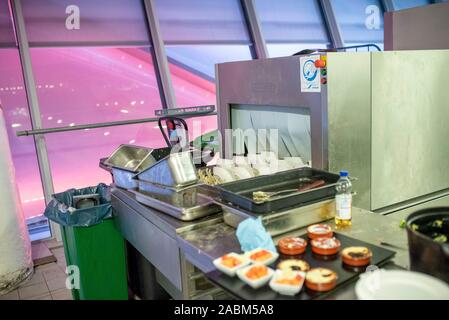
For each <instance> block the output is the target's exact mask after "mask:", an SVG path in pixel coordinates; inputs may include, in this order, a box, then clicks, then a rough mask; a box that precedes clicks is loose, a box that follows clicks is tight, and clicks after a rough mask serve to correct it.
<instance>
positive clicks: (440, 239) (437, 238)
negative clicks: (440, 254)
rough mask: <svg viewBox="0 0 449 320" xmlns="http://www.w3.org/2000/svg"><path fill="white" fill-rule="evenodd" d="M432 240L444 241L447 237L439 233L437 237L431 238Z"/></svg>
mask: <svg viewBox="0 0 449 320" xmlns="http://www.w3.org/2000/svg"><path fill="white" fill-rule="evenodd" d="M433 241H436V242H439V243H446V242H447V237H446V236H445V235H444V234H440V235H438V236H437V237H435V238H433Z"/></svg>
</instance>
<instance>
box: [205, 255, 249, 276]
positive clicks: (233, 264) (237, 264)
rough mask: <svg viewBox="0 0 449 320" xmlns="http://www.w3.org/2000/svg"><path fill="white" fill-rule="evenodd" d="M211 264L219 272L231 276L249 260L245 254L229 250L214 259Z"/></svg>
mask: <svg viewBox="0 0 449 320" xmlns="http://www.w3.org/2000/svg"><path fill="white" fill-rule="evenodd" d="M213 264H214V266H215V267H216V268H217V269H218V270H220V271H221V272H223V273H225V274H227V275H228V276H231V277H233V276H234V275H235V272H236V271H237V270H238V269H240V268H243V267H245V266H247V265H248V264H250V261H249V259H248V258H247V257H246V256H245V255H241V254H237V253H234V252H231V253H228V254H225V255H224V256H222V257H220V258H218V259H215V260H214V261H213Z"/></svg>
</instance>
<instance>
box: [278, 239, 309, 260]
mask: <svg viewBox="0 0 449 320" xmlns="http://www.w3.org/2000/svg"><path fill="white" fill-rule="evenodd" d="M278 248H279V252H280V253H283V254H286V255H293V256H294V255H298V254H302V253H304V251H306V248H307V241H306V240H304V239H303V238H300V237H285V238H282V239H281V240H279V242H278Z"/></svg>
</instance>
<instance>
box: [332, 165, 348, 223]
mask: <svg viewBox="0 0 449 320" xmlns="http://www.w3.org/2000/svg"><path fill="white" fill-rule="evenodd" d="M336 189H337V195H336V196H335V206H336V208H335V209H336V210H335V226H336V227H337V228H344V227H348V226H350V225H351V224H352V193H351V191H352V184H351V180H349V176H348V172H347V171H340V179H339V180H338V182H337V187H336Z"/></svg>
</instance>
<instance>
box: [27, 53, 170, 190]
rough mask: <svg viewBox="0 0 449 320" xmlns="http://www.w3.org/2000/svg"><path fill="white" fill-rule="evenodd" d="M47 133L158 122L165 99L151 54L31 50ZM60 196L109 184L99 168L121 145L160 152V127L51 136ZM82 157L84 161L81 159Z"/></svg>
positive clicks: (50, 152)
mask: <svg viewBox="0 0 449 320" xmlns="http://www.w3.org/2000/svg"><path fill="white" fill-rule="evenodd" d="M31 60H32V64H33V71H34V76H35V79H36V86H37V94H38V98H39V104H40V109H41V114H42V121H43V124H44V127H58V126H72V125H78V124H87V123H99V122H109V121H121V120H129V119H139V118H149V117H154V110H156V109H161V108H162V106H161V100H160V94H159V90H158V86H157V80H156V76H155V73H154V66H153V62H152V58H151V54H150V52H149V48H104V47H97V48H92V47H77V48H32V49H31ZM46 141H47V146H48V153H49V159H50V164H51V169H52V175H53V180H54V185H55V190H56V192H61V191H64V190H66V189H68V188H73V187H75V188H78V187H85V186H89V185H95V184H97V183H99V182H105V183H109V182H111V178H110V176H109V174H108V173H107V172H105V171H104V170H102V169H100V168H99V167H98V163H99V159H100V158H103V157H108V156H109V155H110V154H111V153H112V152H113V151H114V150H115V149H116V148H117V147H118V146H119V145H120V144H123V143H127V144H134V143H135V144H137V145H142V146H151V147H159V146H162V145H163V141H164V140H163V138H162V135H161V133H160V132H159V129H158V127H157V123H154V124H141V125H127V126H120V127H109V128H101V129H91V130H83V131H75V132H65V133H57V134H48V135H46ZM80 154H82V155H83V156H82V158H81V157H80Z"/></svg>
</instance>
